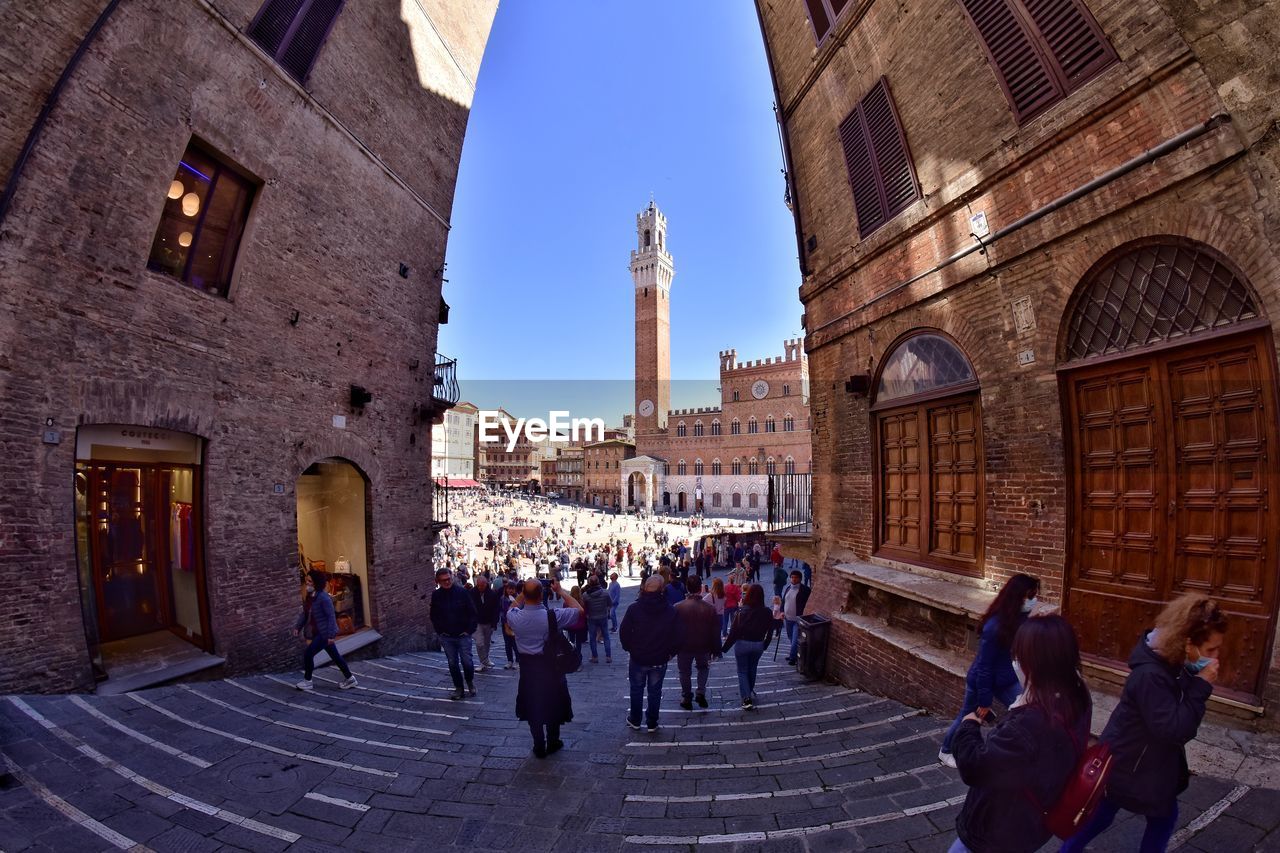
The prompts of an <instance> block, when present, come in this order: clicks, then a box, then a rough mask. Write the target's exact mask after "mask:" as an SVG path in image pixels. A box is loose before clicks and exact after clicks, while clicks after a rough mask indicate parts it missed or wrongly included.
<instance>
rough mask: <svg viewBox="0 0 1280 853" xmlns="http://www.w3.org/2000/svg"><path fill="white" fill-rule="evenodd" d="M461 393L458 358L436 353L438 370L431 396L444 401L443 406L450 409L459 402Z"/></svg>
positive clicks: (438, 400) (441, 401) (437, 400)
mask: <svg viewBox="0 0 1280 853" xmlns="http://www.w3.org/2000/svg"><path fill="white" fill-rule="evenodd" d="M459 395H460V392H459V390H458V360H457V359H456V358H446V357H445V356H443V355H441V354H440V353H436V372H435V380H434V383H433V386H432V389H431V398H432V399H433V400H435V401H436V402H438V403H442V404H443V406H442V408H446V409H449V408H452V407H454V406H456V405H457V404H458V397H459Z"/></svg>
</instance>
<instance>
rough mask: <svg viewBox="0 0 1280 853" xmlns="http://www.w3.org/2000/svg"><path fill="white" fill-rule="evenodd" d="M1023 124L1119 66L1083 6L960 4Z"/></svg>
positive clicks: (968, 0)
mask: <svg viewBox="0 0 1280 853" xmlns="http://www.w3.org/2000/svg"><path fill="white" fill-rule="evenodd" d="M961 5H962V6H963V7H964V10H965V13H966V14H967V15H968V18H969V22H970V23H971V24H972V25H973V28H974V29H975V30H976V31H977V33H978V36H979V38H980V39H981V41H982V45H983V48H984V49H985V50H986V53H987V57H988V59H989V60H990V61H991V64H992V66H993V67H994V68H995V70H996V76H997V77H998V78H999V80H1000V86H1001V88H1002V89H1003V90H1004V93H1005V97H1007V98H1008V99H1009V104H1010V106H1012V107H1013V112H1014V115H1015V117H1016V118H1017V119H1018V121H1019V122H1022V121H1026V120H1027V119H1029V118H1031V117H1032V116H1034V115H1036V114H1037V113H1039V112H1041V111H1042V110H1044V109H1046V108H1048V107H1049V106H1051V105H1052V104H1055V103H1057V102H1058V101H1060V100H1062V99H1063V98H1064V97H1066V95H1067V93H1068V92H1070V91H1072V90H1074V89H1076V88H1077V87H1079V86H1080V85H1081V84H1083V83H1084V82H1085V81H1087V80H1089V79H1090V78H1091V77H1093V76H1094V75H1095V74H1097V73H1098V72H1099V71H1101V70H1102V69H1103V68H1106V67H1107V66H1108V65H1110V64H1111V63H1112V62H1114V61H1115V58H1116V55H1115V52H1114V51H1113V50H1112V49H1111V45H1110V44H1108V43H1107V40H1106V38H1105V37H1104V35H1103V33H1102V29H1101V28H1100V27H1099V26H1098V24H1097V22H1096V21H1094V19H1093V16H1092V15H1090V14H1089V10H1088V9H1086V8H1085V7H1084V5H1083V3H1082V2H1081V0H961Z"/></svg>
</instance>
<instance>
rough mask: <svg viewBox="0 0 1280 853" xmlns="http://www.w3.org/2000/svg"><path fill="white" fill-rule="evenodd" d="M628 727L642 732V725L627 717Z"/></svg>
mask: <svg viewBox="0 0 1280 853" xmlns="http://www.w3.org/2000/svg"><path fill="white" fill-rule="evenodd" d="M627 725H628V726H631V728H633V729H635V730H636V731H640V724H639V723H637V722H635V721H634V720H632V719H631V718H630V717H627Z"/></svg>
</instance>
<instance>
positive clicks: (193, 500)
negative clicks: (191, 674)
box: [75, 426, 211, 675]
mask: <svg viewBox="0 0 1280 853" xmlns="http://www.w3.org/2000/svg"><path fill="white" fill-rule="evenodd" d="M200 450H201V440H200V438H199V437H197V436H194V435H189V434H187V433H177V432H171V431H169V430H158V429H150V428H145V427H133V426H92V427H83V428H81V429H80V431H79V433H78V434H77V437H76V456H77V462H76V472H75V497H76V510H77V512H76V533H77V537H76V538H77V546H78V547H77V551H78V559H79V562H80V579H81V600H82V606H83V610H84V614H85V631H86V634H87V635H88V639H89V641H90V646H91V648H92V649H93V653H94V663H95V666H96V667H97V669H98V670H99V674H100V675H106V674H109V673H108V670H110V674H113V675H114V674H118V673H117V671H116V668H115V667H112V666H111V663H112V659H113V657H114V660H115V662H116V663H119V664H121V665H122V666H123V667H124V668H125V669H129V670H130V671H132V669H133V668H134V667H135V666H136V667H141V668H146V667H147V666H149V665H150V664H151V663H154V659H155V658H157V657H166V656H172V655H176V656H183V655H185V654H192V653H195V651H196V650H195V649H192V648H191V646H195V647H196V648H197V649H200V650H204V651H209V650H210V649H211V638H210V634H209V614H208V600H207V597H206V582H205V571H204V559H203V555H204V549H203V543H202V540H201V536H202V528H203V523H202V502H201V495H202V487H201V468H200ZM151 635H159V636H151ZM169 635H173V636H176V637H179V638H181V639H182V640H185V641H187V643H190V644H191V646H187V645H185V644H183V643H180V642H177V641H176V640H174V639H172V637H170V639H168V640H164V639H161V637H167V636H169ZM175 643H176V645H175ZM183 649H187V650H188V651H186V652H184V651H183Z"/></svg>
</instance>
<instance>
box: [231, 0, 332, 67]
mask: <svg viewBox="0 0 1280 853" xmlns="http://www.w3.org/2000/svg"><path fill="white" fill-rule="evenodd" d="M342 3H343V0H267V3H266V5H265V6H263V7H262V9H261V11H259V12H258V17H257V18H255V19H254V20H253V23H252V24H250V25H249V37H250V38H252V39H253V40H254V41H256V42H257V43H258V44H260V45H262V47H263V49H264V50H266V51H268V52H269V53H271V55H272V56H274V57H275V58H276V60H277V61H278V62H279V63H280V64H281V65H282V66H284V69H285V70H286V71H288V72H289V73H290V74H292V75H293V76H294V77H295V78H296V79H298V80H305V79H306V77H307V74H308V73H309V72H310V71H311V66H312V65H314V64H315V61H316V56H318V55H319V53H320V48H321V47H322V46H323V45H324V40H325V38H327V37H328V35H329V30H330V29H332V28H333V22H334V21H335V20H336V19H337V17H338V12H339V11H341V10H342Z"/></svg>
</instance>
